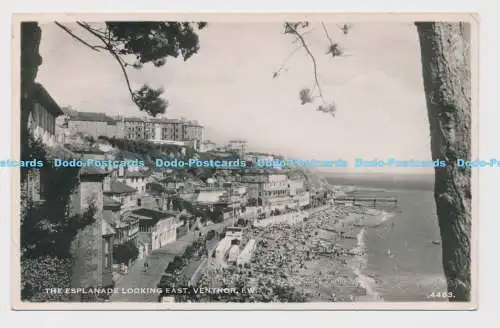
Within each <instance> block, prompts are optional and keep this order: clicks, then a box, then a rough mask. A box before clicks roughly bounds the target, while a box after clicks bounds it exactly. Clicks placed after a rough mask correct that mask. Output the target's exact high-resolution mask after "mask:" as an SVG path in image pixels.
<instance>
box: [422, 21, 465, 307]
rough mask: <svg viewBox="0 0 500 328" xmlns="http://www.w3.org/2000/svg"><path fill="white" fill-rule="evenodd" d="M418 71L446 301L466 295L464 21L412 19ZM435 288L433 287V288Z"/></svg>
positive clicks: (461, 299) (456, 299) (459, 299)
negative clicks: (433, 163)
mask: <svg viewBox="0 0 500 328" xmlns="http://www.w3.org/2000/svg"><path fill="white" fill-rule="evenodd" d="M415 25H416V26H417V30H418V35H419V39H420V49H421V60H422V73H423V81H424V88H425V96H426V100H427V113H428V117H429V123H430V134H431V151H432V158H433V159H434V160H437V159H439V160H445V161H446V162H447V166H446V167H445V168H436V170H435V185H434V198H435V201H436V208H437V216H438V221H439V229H440V232H441V240H442V253H443V269H444V274H445V276H446V281H447V285H448V293H451V295H452V297H450V301H464V302H467V301H470V289H471V276H470V262H471V258H470V237H471V170H470V168H463V167H459V166H458V165H457V159H465V160H470V156H471V72H470V71H471V67H470V46H469V33H470V31H469V30H468V29H469V28H470V26H469V24H467V23H458V22H457V23H444V22H418V23H415ZM436 292H439V291H436Z"/></svg>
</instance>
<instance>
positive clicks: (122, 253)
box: [113, 241, 139, 264]
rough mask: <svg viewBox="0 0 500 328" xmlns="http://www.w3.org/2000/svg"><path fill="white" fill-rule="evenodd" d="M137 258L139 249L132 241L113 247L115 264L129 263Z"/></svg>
mask: <svg viewBox="0 0 500 328" xmlns="http://www.w3.org/2000/svg"><path fill="white" fill-rule="evenodd" d="M138 256H139V249H138V248H137V246H136V245H135V243H134V242H133V241H127V242H126V243H124V244H121V245H118V246H114V247H113V259H114V260H115V262H116V263H127V264H128V263H129V261H130V260H132V261H135V260H136V259H137V257H138Z"/></svg>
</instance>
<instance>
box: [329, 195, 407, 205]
mask: <svg viewBox="0 0 500 328" xmlns="http://www.w3.org/2000/svg"><path fill="white" fill-rule="evenodd" d="M333 203H334V204H344V205H345V204H352V205H353V206H361V205H364V206H367V205H368V206H371V207H376V206H377V205H380V206H394V207H397V206H398V199H397V198H396V197H358V196H344V197H336V198H334V199H333Z"/></svg>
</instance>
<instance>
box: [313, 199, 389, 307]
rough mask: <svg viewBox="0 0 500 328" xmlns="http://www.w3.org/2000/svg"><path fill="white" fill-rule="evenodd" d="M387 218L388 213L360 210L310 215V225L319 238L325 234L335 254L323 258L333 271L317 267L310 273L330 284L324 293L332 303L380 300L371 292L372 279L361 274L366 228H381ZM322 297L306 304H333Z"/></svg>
mask: <svg viewBox="0 0 500 328" xmlns="http://www.w3.org/2000/svg"><path fill="white" fill-rule="evenodd" d="M390 216H391V215H390V213H387V212H384V211H381V210H376V209H371V208H367V207H361V206H332V207H330V208H328V209H326V210H324V211H321V212H319V213H315V214H312V215H311V217H310V219H309V220H310V224H313V225H314V226H315V230H316V231H318V232H320V234H322V235H325V231H327V233H329V236H328V237H329V238H330V240H331V242H332V244H333V245H334V247H335V249H337V250H338V251H337V252H336V254H335V255H334V256H324V259H325V260H326V261H324V262H326V263H325V264H327V267H331V268H334V270H333V271H328V269H327V270H324V269H323V268H322V267H318V268H317V272H316V274H314V273H313V277H316V278H319V279H321V280H326V281H327V280H330V283H327V286H328V289H326V288H325V292H327V291H328V292H330V294H331V295H335V297H334V299H335V301H341V302H346V301H353V302H354V301H381V300H382V297H381V296H380V295H379V293H378V292H377V291H376V290H375V284H376V281H375V279H373V278H371V277H370V276H368V275H366V274H365V272H364V270H365V269H366V264H367V258H366V245H365V237H366V232H367V229H368V228H369V227H375V226H378V225H380V224H382V223H383V222H385V221H386V220H388V219H389V218H390ZM311 262H312V261H311ZM311 264H312V263H311ZM325 271H326V272H325ZM325 273H326V274H325ZM324 285H325V284H323V286H324ZM325 296H326V295H322V294H321V293H320V295H317V296H316V297H312V298H308V301H311V302H318V301H333V299H331V298H332V297H331V296H330V299H329V300H328V297H325Z"/></svg>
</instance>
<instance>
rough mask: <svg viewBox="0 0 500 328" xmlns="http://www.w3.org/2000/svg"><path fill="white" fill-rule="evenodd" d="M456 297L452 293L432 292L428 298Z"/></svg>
mask: <svg viewBox="0 0 500 328" xmlns="http://www.w3.org/2000/svg"><path fill="white" fill-rule="evenodd" d="M453 297H454V295H453V293H451V292H432V293H430V294H429V295H428V296H427V298H453Z"/></svg>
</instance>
